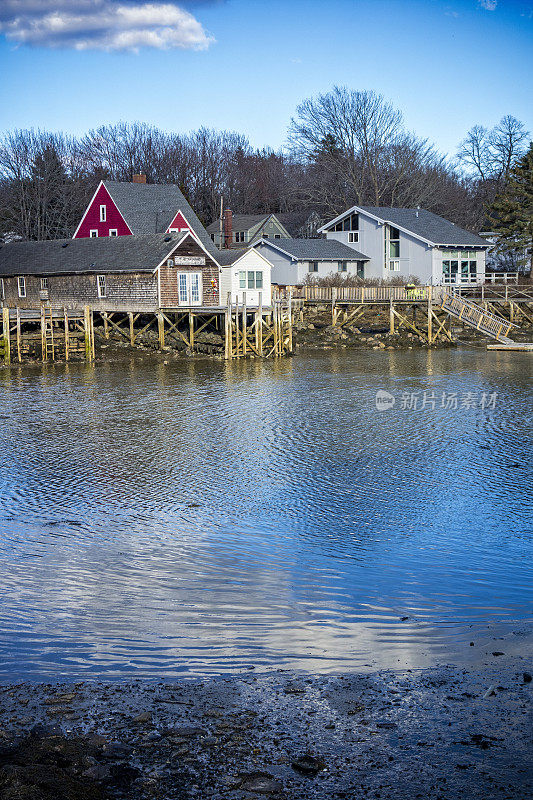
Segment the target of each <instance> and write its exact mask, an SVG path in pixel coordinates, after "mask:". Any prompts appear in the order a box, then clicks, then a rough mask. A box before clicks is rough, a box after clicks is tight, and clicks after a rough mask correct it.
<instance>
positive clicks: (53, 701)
mask: <svg viewBox="0 0 533 800" xmlns="http://www.w3.org/2000/svg"><path fill="white" fill-rule="evenodd" d="M75 697H76V692H69V693H68V694H54V695H52V696H51V697H47V698H46V700H45V701H44V704H45V706H55V705H65V703H71V702H72V701H73V700H74V698H75Z"/></svg>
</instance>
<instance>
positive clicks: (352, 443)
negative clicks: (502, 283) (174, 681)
mask: <svg viewBox="0 0 533 800" xmlns="http://www.w3.org/2000/svg"><path fill="white" fill-rule="evenodd" d="M530 370H531V360H530V356H529V355H528V354H520V353H497V352H491V353H487V352H485V351H483V350H453V351H451V350H450V351H439V352H433V353H432V352H430V353H427V352H415V351H412V352H390V351H386V352H379V353H378V352H374V351H372V352H357V353H353V354H350V353H347V352H344V353H336V352H328V353H319V354H316V355H315V354H312V355H299V356H297V357H296V358H294V359H286V360H280V361H278V362H275V361H268V362H259V361H252V362H247V363H244V362H241V363H232V364H229V365H228V364H223V363H218V362H217V363H212V362H210V361H195V362H175V363H172V364H169V365H163V364H154V363H152V362H150V361H149V360H145V361H143V362H142V363H139V362H138V361H137V362H135V363H134V362H133V361H132V362H129V361H125V362H124V363H119V364H101V363H98V364H96V365H95V366H86V365H70V366H68V367H66V368H65V367H64V366H56V367H53V366H48V367H46V366H45V367H43V368H42V369H41V368H33V369H29V368H26V369H17V368H12V369H11V370H9V371H7V370H4V371H1V372H0V446H1V453H2V470H1V478H0V574H1V585H0V678H1V679H3V680H7V679H10V678H11V679H12V678H14V677H26V678H28V677H30V678H53V677H59V676H60V675H63V674H69V675H73V676H78V675H79V676H83V675H87V676H104V677H124V676H131V675H138V676H161V675H167V676H168V675H176V674H178V673H189V674H200V673H217V672H223V671H228V670H238V669H241V668H245V667H247V666H248V665H252V664H253V665H255V666H256V667H257V668H258V669H260V668H265V667H269V666H272V665H275V666H283V667H293V668H303V669H313V670H318V671H331V670H340V669H357V668H362V667H363V666H364V665H372V666H398V665H402V666H423V665H426V664H431V663H435V662H438V661H440V662H442V661H446V660H448V661H451V660H455V661H460V660H461V659H464V658H467V657H470V656H471V654H472V649H471V648H469V647H468V643H469V641H470V640H471V639H476V646H478V645H479V646H478V648H477V650H475V652H476V654H479V653H481V650H480V647H482V646H485V645H484V644H482V642H488V641H489V640H490V639H491V638H492V635H493V634H494V635H495V632H497V633H498V634H499V635H502V636H503V637H504V639H507V640H508V641H507V647H508V648H511V647H512V646H513V642H514V641H515V640H516V641H518V640H519V639H520V635H521V634H524V633H526V634H527V632H528V631H529V630H530V628H529V627H528V626H529V623H530V621H531V611H532V595H533V588H532V587H533V580H532V578H533V567H532V560H531V549H532V548H531V544H532V538H533V536H532V526H531V513H530V508H529V499H530V496H531V492H530V487H531V477H532V474H531V395H530V394H528V390H529V385H528V376H529V373H530ZM380 389H383V390H386V391H388V392H389V393H390V394H392V395H393V397H394V398H395V401H396V402H395V405H394V407H393V408H390V409H388V410H385V411H378V410H377V409H376V404H375V396H376V392H377V391H378V390H380ZM424 391H428V392H431V393H433V394H434V396H435V403H434V405H435V408H432V406H433V395H432V394H429V395H426V403H425V405H426V407H425V408H420V405H423V395H422V393H423V392H424ZM443 392H444V393H445V395H446V397H447V398H448V399H449V393H452V392H456V393H457V402H458V408H457V409H454V408H453V406H454V402H453V398H452V400H451V401H450V403H451V406H452V407H451V408H442V407H441V405H442V402H441V398H442V393H443ZM483 392H484V393H485V395H486V397H485V405H488V407H486V408H482V407H481V406H482V393H483ZM413 393H414V397H415V399H416V400H418V408H416V409H409V408H407V407H405V406H408V405H409V404H410V403H411V402H412V394H413ZM494 393H496V395H494ZM401 617H409V619H407V620H403V621H401ZM513 637H514V639H513ZM474 649H475V648H474ZM485 649H486V647H485ZM489 649H490V648H489ZM483 652H484V651H483ZM506 652H508V650H507V648H506ZM480 657H481V656H480Z"/></svg>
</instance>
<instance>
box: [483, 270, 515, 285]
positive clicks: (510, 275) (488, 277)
mask: <svg viewBox="0 0 533 800" xmlns="http://www.w3.org/2000/svg"><path fill="white" fill-rule="evenodd" d="M485 283H518V272H486V273H485Z"/></svg>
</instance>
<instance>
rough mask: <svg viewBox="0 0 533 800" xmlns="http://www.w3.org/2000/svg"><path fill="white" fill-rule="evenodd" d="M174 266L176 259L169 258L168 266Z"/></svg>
mask: <svg viewBox="0 0 533 800" xmlns="http://www.w3.org/2000/svg"><path fill="white" fill-rule="evenodd" d="M173 266H174V259H173V258H167V267H173Z"/></svg>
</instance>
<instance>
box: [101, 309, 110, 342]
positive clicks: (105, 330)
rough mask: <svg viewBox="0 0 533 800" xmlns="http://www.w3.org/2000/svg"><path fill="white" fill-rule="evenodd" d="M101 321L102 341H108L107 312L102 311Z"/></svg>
mask: <svg viewBox="0 0 533 800" xmlns="http://www.w3.org/2000/svg"><path fill="white" fill-rule="evenodd" d="M102 319H103V320H104V339H109V320H108V318H107V311H102Z"/></svg>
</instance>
